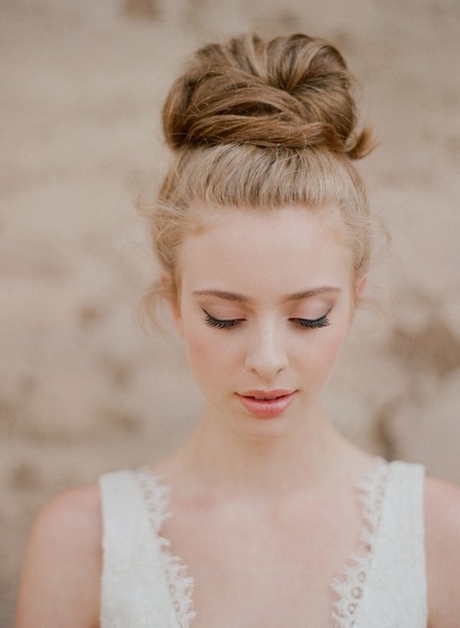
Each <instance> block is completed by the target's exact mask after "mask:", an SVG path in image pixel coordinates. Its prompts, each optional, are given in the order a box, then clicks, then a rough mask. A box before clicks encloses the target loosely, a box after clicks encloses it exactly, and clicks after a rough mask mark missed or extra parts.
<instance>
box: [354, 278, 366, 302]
mask: <svg viewBox="0 0 460 628" xmlns="http://www.w3.org/2000/svg"><path fill="white" fill-rule="evenodd" d="M366 285H367V273H366V274H365V275H362V276H361V277H358V279H357V280H356V281H355V285H354V291H355V303H356V304H358V303H359V302H360V301H361V299H362V298H363V294H364V290H365V289H366Z"/></svg>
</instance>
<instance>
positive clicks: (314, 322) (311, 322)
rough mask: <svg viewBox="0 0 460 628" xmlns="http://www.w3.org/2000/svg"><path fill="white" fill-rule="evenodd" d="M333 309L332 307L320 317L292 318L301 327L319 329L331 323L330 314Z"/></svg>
mask: <svg viewBox="0 0 460 628" xmlns="http://www.w3.org/2000/svg"><path fill="white" fill-rule="evenodd" d="M331 310H332V308H330V309H329V310H328V311H327V312H326V314H324V315H323V316H320V317H318V318H313V319H311V318H301V317H295V318H291V319H290V320H291V321H292V322H293V323H296V324H297V325H298V326H299V327H300V328H301V329H319V328H320V327H327V326H328V325H330V321H329V318H328V316H329V312H330V311H331Z"/></svg>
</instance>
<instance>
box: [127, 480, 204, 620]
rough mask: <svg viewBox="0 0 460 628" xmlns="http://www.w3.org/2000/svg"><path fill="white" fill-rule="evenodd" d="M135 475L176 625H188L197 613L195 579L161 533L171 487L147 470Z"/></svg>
mask: <svg viewBox="0 0 460 628" xmlns="http://www.w3.org/2000/svg"><path fill="white" fill-rule="evenodd" d="M137 476H138V480H139V484H140V486H141V488H142V492H143V494H144V497H145V501H146V503H147V506H148V510H149V514H150V521H151V523H152V527H153V529H154V532H155V534H156V536H157V538H158V541H159V544H160V549H161V558H162V564H163V570H164V573H165V575H166V580H167V582H168V588H169V594H170V596H171V600H172V603H173V607H174V610H175V613H176V619H177V621H178V625H179V626H180V628H189V626H190V624H191V623H192V621H193V620H194V619H195V617H196V613H195V612H194V611H193V609H192V604H193V584H194V581H193V578H192V577H191V576H188V575H187V568H186V566H185V565H183V564H182V563H181V560H180V558H179V557H178V556H173V554H171V551H170V547H171V542H170V540H169V539H167V538H165V537H164V536H161V529H162V527H163V524H164V522H165V521H166V520H167V519H170V518H171V516H172V515H171V513H170V512H168V507H169V495H170V491H169V489H168V488H167V487H166V486H163V485H162V484H160V483H159V482H158V479H157V478H156V477H155V475H153V474H152V473H149V472H148V471H147V470H140V471H138V473H137Z"/></svg>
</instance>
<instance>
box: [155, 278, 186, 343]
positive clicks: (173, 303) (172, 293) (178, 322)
mask: <svg viewBox="0 0 460 628" xmlns="http://www.w3.org/2000/svg"><path fill="white" fill-rule="evenodd" d="M160 282H161V287H162V288H163V290H164V292H165V295H166V298H167V300H168V304H169V309H170V311H171V314H172V317H173V321H174V324H175V326H176V329H177V331H178V332H179V334H180V335H181V336H182V335H183V327H182V315H181V311H180V303H179V297H178V295H177V294H176V290H175V288H174V282H173V280H172V278H171V275H170V274H169V273H167V272H166V271H164V272H163V274H162V275H161V278H160Z"/></svg>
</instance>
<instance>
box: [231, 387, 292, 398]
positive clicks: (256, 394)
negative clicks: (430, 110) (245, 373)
mask: <svg viewBox="0 0 460 628" xmlns="http://www.w3.org/2000/svg"><path fill="white" fill-rule="evenodd" d="M293 392H295V391H294V390H284V389H280V390H248V391H246V392H244V393H239V394H240V396H241V397H253V398H254V399H263V400H269V399H277V398H278V397H286V395H292V393H293Z"/></svg>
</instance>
